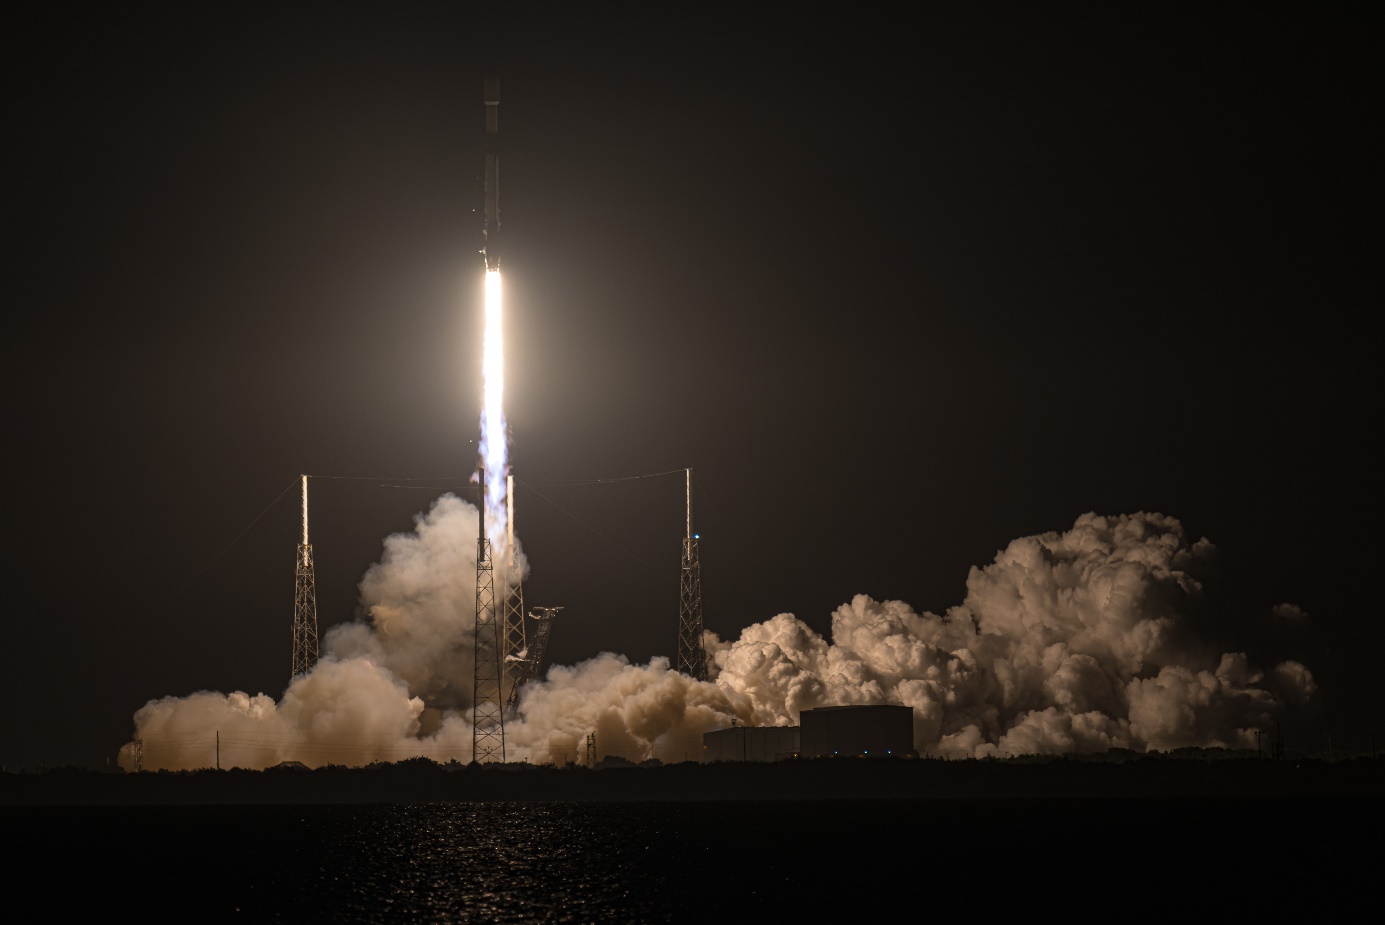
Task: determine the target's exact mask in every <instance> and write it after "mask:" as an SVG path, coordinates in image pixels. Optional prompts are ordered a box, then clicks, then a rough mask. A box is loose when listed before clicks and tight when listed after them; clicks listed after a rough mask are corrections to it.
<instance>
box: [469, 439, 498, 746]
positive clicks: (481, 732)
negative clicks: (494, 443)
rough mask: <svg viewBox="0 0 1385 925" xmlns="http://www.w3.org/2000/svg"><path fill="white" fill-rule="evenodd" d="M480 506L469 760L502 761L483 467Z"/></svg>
mask: <svg viewBox="0 0 1385 925" xmlns="http://www.w3.org/2000/svg"><path fill="white" fill-rule="evenodd" d="M477 475H478V480H477V481H478V483H479V484H480V486H481V504H480V506H479V508H478V509H477V518H478V523H477V532H476V639H475V657H476V660H475V667H474V674H473V678H472V687H471V694H472V700H471V760H472V761H476V762H481V763H484V762H488V761H500V762H503V761H504V760H505V716H504V713H503V711H502V709H501V703H502V702H503V701H502V700H501V693H500V680H501V676H500V621H498V620H496V618H495V563H494V562H493V561H492V560H491V541H490V539H489V538H487V536H486V467H485V465H484V464H483V465H481V466H480V467H479V468H478V469H477Z"/></svg>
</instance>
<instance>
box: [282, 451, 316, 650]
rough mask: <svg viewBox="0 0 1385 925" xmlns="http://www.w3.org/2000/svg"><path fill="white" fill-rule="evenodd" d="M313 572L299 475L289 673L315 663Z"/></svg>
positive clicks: (305, 501)
mask: <svg viewBox="0 0 1385 925" xmlns="http://www.w3.org/2000/svg"><path fill="white" fill-rule="evenodd" d="M317 655H318V652H317V576H316V574H315V573H314V570H313V547H312V546H310V545H309V544H308V477H307V476H306V475H305V476H303V542H301V543H299V544H298V567H297V568H296V569H295V570H294V581H293V671H292V672H291V673H290V675H289V677H290V678H294V677H297V676H298V675H300V674H305V673H306V672H309V671H312V670H313V667H314V666H316V665H317Z"/></svg>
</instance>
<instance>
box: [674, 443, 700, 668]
mask: <svg viewBox="0 0 1385 925" xmlns="http://www.w3.org/2000/svg"><path fill="white" fill-rule="evenodd" d="M686 471H687V508H688V519H687V534H686V535H685V536H684V537H683V568H682V573H681V578H680V579H679V582H678V670H679V671H681V672H682V673H683V674H686V675H688V676H689V677H691V678H693V679H694V680H697V681H705V680H707V653H706V651H705V650H704V649H703V648H702V560H701V558H700V557H699V555H698V550H697V540H698V537H697V534H696V533H693V517H692V469H691V468H689V469H687V470H686Z"/></svg>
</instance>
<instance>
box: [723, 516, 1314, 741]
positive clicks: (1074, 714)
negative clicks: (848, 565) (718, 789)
mask: <svg viewBox="0 0 1385 925" xmlns="http://www.w3.org/2000/svg"><path fill="white" fill-rule="evenodd" d="M1212 558H1213V548H1212V546H1211V544H1210V543H1208V542H1207V541H1206V540H1205V539H1202V540H1198V541H1196V542H1194V543H1189V542H1188V539H1187V537H1186V535H1185V534H1184V531H1183V527H1182V525H1181V524H1180V523H1179V522H1178V521H1177V520H1175V519H1173V518H1172V517H1166V516H1164V515H1161V514H1132V515H1126V516H1119V517H1099V516H1097V515H1095V514H1087V515H1084V516H1082V517H1080V518H1078V520H1077V523H1076V524H1075V525H1074V526H1073V528H1072V529H1071V530H1069V531H1067V532H1066V533H1045V534H1043V535H1041V536H1030V537H1024V538H1021V539H1018V540H1015V541H1014V542H1012V543H1011V544H1010V545H1009V546H1008V547H1007V548H1005V549H1004V550H1002V551H1001V552H1000V553H999V554H998V555H997V556H996V560H995V561H994V562H993V563H991V564H990V565H988V566H986V567H985V568H973V569H972V570H971V573H970V575H969V576H968V577H967V595H966V599H965V600H964V601H963V602H962V603H961V604H960V605H958V606H957V607H954V608H952V609H950V610H949V611H947V613H945V614H943V615H941V616H939V615H936V614H932V613H923V614H918V613H915V612H914V611H913V610H912V609H911V608H910V607H909V606H908V605H906V604H904V603H901V602H899V601H885V602H879V601H875V600H872V599H871V598H869V597H866V596H865V595H859V596H857V597H856V598H855V599H854V600H853V601H852V602H851V603H850V604H845V605H843V606H842V607H839V608H838V609H837V611H836V613H834V614H833V615H832V644H831V645H829V644H828V643H827V642H826V641H825V640H823V639H821V638H820V637H818V636H817V635H816V634H814V633H813V632H812V631H811V630H809V629H808V628H807V627H806V626H804V625H803V624H802V623H800V622H799V621H798V620H796V619H794V618H793V617H792V616H790V615H788V614H781V615H779V616H777V617H775V618H774V619H772V620H769V621H767V622H765V623H761V624H757V625H755V626H751V627H748V628H747V629H746V630H745V631H743V632H742V634H741V637H740V639H738V640H737V641H735V642H734V643H730V644H724V643H720V642H717V643H716V644H715V645H714V650H715V655H714V659H715V663H716V666H717V668H718V669H719V674H718V676H717V678H716V681H717V684H718V685H719V686H721V687H723V688H726V689H729V690H733V691H736V692H738V693H741V694H743V695H744V696H745V697H747V698H748V699H749V700H750V701H751V703H753V704H754V708H755V712H754V716H753V721H754V722H757V723H761V724H783V723H791V722H794V721H796V718H797V716H798V712H799V711H800V710H803V709H806V708H810V707H816V706H825V705H829V704H843V703H901V704H906V705H908V706H911V707H913V708H914V723H915V743H916V745H917V746H918V748H919V750H920V751H921V752H922V753H925V754H934V755H941V756H949V757H967V756H987V755H998V756H1008V755H1019V754H1035V753H1038V754H1061V753H1068V752H1092V751H1103V750H1105V749H1108V748H1112V747H1119V748H1133V749H1137V750H1146V749H1159V750H1166V749H1171V748H1176V747H1181V746H1251V747H1253V746H1254V730H1255V729H1256V728H1263V727H1265V726H1266V725H1268V724H1269V723H1270V722H1271V720H1272V718H1273V716H1274V715H1275V714H1276V713H1277V711H1278V710H1279V709H1280V708H1281V706H1282V705H1283V704H1284V703H1285V702H1301V701H1304V700H1306V699H1307V698H1308V697H1310V696H1311V695H1312V693H1313V691H1314V689H1315V688H1314V683H1313V676H1312V673H1311V672H1309V670H1308V669H1307V668H1305V667H1304V666H1303V665H1301V664H1299V663H1298V662H1293V661H1286V662H1284V663H1282V664H1280V665H1278V666H1276V667H1275V668H1274V670H1273V671H1272V672H1271V673H1270V674H1269V675H1268V676H1267V675H1266V674H1265V673H1264V672H1262V671H1260V670H1258V669H1256V668H1254V667H1252V666H1251V665H1249V664H1248V662H1247V660H1246V656H1245V655H1244V654H1242V653H1239V652H1228V653H1224V654H1220V655H1213V654H1209V653H1208V652H1207V649H1206V643H1205V642H1204V641H1203V639H1202V638H1201V637H1200V634H1199V632H1198V630H1199V627H1198V625H1197V623H1198V620H1197V615H1198V613H1199V611H1200V609H1201V608H1200V605H1201V603H1202V602H1201V597H1202V580H1203V577H1204V576H1205V575H1206V573H1207V572H1208V571H1209V570H1210V568H1211V567H1212Z"/></svg>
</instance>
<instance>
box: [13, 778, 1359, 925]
mask: <svg viewBox="0 0 1385 925" xmlns="http://www.w3.org/2000/svg"><path fill="white" fill-rule="evenodd" d="M1348 808H1350V805H1348V806H1347V807H1345V808H1344V807H1337V806H1335V805H1333V806H1324V805H1323V804H1322V803H1321V802H1319V803H1306V804H1302V805H1299V804H1297V803H1296V802H1295V801H1292V800H1288V801H1286V800H1280V801H1270V802H1255V801H1247V802H1234V801H1223V802H1215V801H1202V800H1181V801H1160V800H1101V801H1094V800H1034V801H1024V800H920V801H885V800H881V801H870V800H851V801H847V800H843V801H775V802H748V801H747V802H733V801H726V802H668V803H654V802H630V803H434V804H395V805H359V804H355V805H311V806H306V805H304V806H272V805H258V806H132V807H113V806H96V807H36V808H30V807H18V808H16V807H5V808H3V809H0V823H3V825H4V831H5V835H6V841H7V844H8V846H10V847H11V849H13V858H12V860H11V861H10V862H9V863H8V865H7V869H6V875H7V876H6V882H7V884H12V885H13V886H12V889H11V890H10V891H9V899H8V900H7V902H8V903H9V906H10V908H11V910H15V909H17V910H18V912H19V917H18V918H17V919H15V920H16V921H41V920H57V921H93V920H96V919H98V918H101V919H116V920H125V919H127V918H132V919H133V920H135V921H138V922H141V923H147V922H178V923H187V922H192V923H202V922H291V923H299V922H301V923H317V922H330V923H342V925H354V923H363V925H376V923H389V922H478V923H479V922H496V923H506V922H522V923H586V922H593V923H596V922H631V923H661V922H698V923H704V922H715V923H726V922H742V921H764V922H777V921H786V920H789V919H793V920H794V921H802V922H872V921H897V920H900V919H899V918H898V916H899V914H900V913H905V914H906V918H909V917H910V916H912V917H913V918H917V915H918V914H919V913H920V911H921V910H924V909H927V910H930V914H931V915H934V916H936V915H940V914H946V915H949V916H950V915H962V916H966V915H971V914H974V913H975V912H976V911H977V909H990V910H991V911H993V912H995V913H997V914H999V913H1000V912H1001V911H1002V910H1004V909H1007V908H1009V909H1012V911H1013V910H1023V909H1029V908H1032V903H1033V902H1034V900H1035V897H1042V896H1051V895H1052V894H1053V891H1054V890H1055V889H1057V890H1058V892H1059V893H1060V894H1064V893H1066V892H1067V891H1068V890H1069V889H1071V888H1072V886H1073V884H1077V883H1080V884H1081V885H1082V887H1081V890H1080V891H1079V892H1080V893H1081V895H1082V897H1083V900H1082V902H1083V903H1084V904H1097V905H1101V904H1114V905H1113V906H1112V908H1116V907H1120V906H1121V904H1122V903H1128V902H1129V901H1130V899H1131V896H1132V889H1133V886H1132V885H1133V884H1136V883H1145V882H1146V881H1147V880H1148V879H1149V878H1150V877H1151V876H1154V875H1157V876H1156V877H1155V879H1157V880H1158V882H1159V883H1160V884H1161V886H1160V888H1159V889H1158V890H1153V891H1151V890H1149V889H1147V888H1140V889H1134V893H1138V894H1139V895H1140V897H1141V898H1140V903H1141V908H1143V909H1144V910H1145V911H1147V912H1154V911H1163V912H1168V913H1170V914H1173V913H1177V912H1178V911H1180V910H1182V911H1187V910H1188V909H1190V908H1194V907H1196V908H1198V909H1199V910H1201V911H1202V912H1204V913H1211V912H1215V911H1217V910H1224V911H1227V912H1228V913H1230V912H1231V911H1233V910H1234V909H1236V908H1239V906H1238V905H1237V904H1239V903H1241V902H1242V901H1243V897H1241V896H1240V894H1239V893H1237V892H1236V891H1235V890H1231V891H1228V890H1227V889H1226V886H1227V885H1228V884H1236V883H1241V882H1251V881H1252V880H1254V878H1255V877H1256V876H1259V872H1260V868H1259V863H1260V862H1259V861H1258V860H1257V858H1258V855H1257V854H1256V853H1255V852H1249V851H1233V852H1215V853H1216V854H1217V856H1218V861H1217V863H1216V864H1196V865H1186V864H1179V863H1175V862H1173V861H1172V859H1176V858H1180V857H1182V856H1183V855H1184V854H1185V853H1186V852H1187V851H1188V849H1189V846H1190V845H1201V846H1204V847H1205V846H1207V845H1209V844H1214V843H1215V842H1214V841H1213V840H1211V839H1212V835H1213V833H1215V832H1220V831H1221V829H1222V828H1223V826H1224V823H1225V820H1227V819H1232V818H1234V819H1247V818H1261V817H1265V818H1268V817H1270V816H1271V815H1273V816H1274V817H1275V818H1277V819H1279V820H1283V821H1282V822H1280V823H1277V824H1279V825H1281V826H1288V827H1289V828H1290V829H1291V828H1292V824H1293V823H1294V821H1295V820H1300V821H1301V820H1312V819H1321V818H1324V813H1326V816H1327V817H1328V818H1334V817H1344V816H1345V813H1346V809H1348ZM1323 856H1324V857H1330V858H1331V859H1332V864H1331V866H1330V873H1331V876H1327V874H1324V873H1322V872H1319V875H1320V876H1323V877H1326V879H1324V880H1323V881H1322V882H1323V883H1329V882H1337V881H1338V880H1342V882H1348V883H1349V882H1355V881H1353V880H1352V879H1351V878H1358V879H1359V878H1364V877H1366V874H1367V872H1366V871H1365V869H1364V868H1363V867H1362V864H1363V862H1361V861H1360V857H1362V855H1359V854H1358V855H1350V854H1347V855H1343V854H1333V853H1331V852H1325V853H1324V855H1323ZM1353 865H1354V866H1353ZM1343 878H1345V879H1343ZM48 883H57V884H63V886H59V888H57V889H50V888H48V887H47V886H43V884H48ZM1065 884H1066V886H1065ZM1199 897H1201V898H1199ZM1208 897H1211V899H1209V898H1208ZM1209 903H1210V904H1209ZM1218 903H1221V905H1218Z"/></svg>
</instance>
